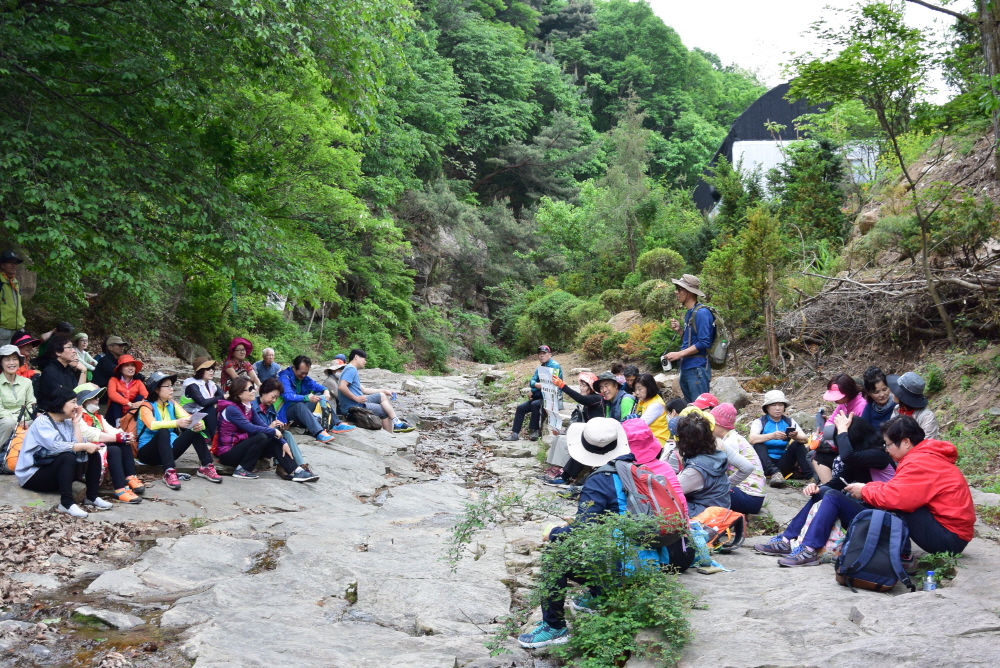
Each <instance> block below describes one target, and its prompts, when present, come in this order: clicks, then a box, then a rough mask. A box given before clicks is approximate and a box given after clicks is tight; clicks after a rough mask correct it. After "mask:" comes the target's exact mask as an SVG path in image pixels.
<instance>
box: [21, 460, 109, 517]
mask: <svg viewBox="0 0 1000 668" xmlns="http://www.w3.org/2000/svg"><path fill="white" fill-rule="evenodd" d="M74 479H76V453H75V452H61V453H59V454H58V455H56V458H55V460H54V461H53V462H52V463H51V464H46V465H45V466H40V467H39V468H38V470H37V471H35V473H34V474H33V475H32V476H31V477H30V478H28V479H27V480H26V481H25V483H24V484H23V485H21V486H22V487H24V488H25V489H30V490H31V491H33V492H59V503H60V504H62V507H63V508H67V509H68V508H69V507H70V506H72V505H73V480H74ZM86 480H87V498H88V499H90V500H91V501H93V500H94V499H96V498H97V488H98V487H99V486H100V484H101V455H100V454H98V453H96V452H95V453H94V454H92V455H88V456H87V478H86Z"/></svg>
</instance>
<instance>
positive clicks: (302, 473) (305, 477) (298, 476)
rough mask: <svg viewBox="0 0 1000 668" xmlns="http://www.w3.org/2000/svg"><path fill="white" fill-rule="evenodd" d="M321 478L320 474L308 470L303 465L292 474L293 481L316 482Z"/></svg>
mask: <svg viewBox="0 0 1000 668" xmlns="http://www.w3.org/2000/svg"><path fill="white" fill-rule="evenodd" d="M317 480H319V476H318V475H315V474H312V473H310V472H309V471H306V470H305V469H304V468H302V467H301V466H300V467H299V470H298V471H296V472H295V473H293V474H292V477H291V481H292V482H316V481H317Z"/></svg>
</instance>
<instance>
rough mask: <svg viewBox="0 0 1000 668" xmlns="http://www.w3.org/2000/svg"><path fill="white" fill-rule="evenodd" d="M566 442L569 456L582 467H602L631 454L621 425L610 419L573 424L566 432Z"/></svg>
mask: <svg viewBox="0 0 1000 668" xmlns="http://www.w3.org/2000/svg"><path fill="white" fill-rule="evenodd" d="M566 442H567V446H566V447H567V449H568V450H569V456H570V457H572V458H573V459H575V460H576V461H578V462H580V463H581V464H583V465H584V466H593V467H598V466H604V465H605V464H607V463H608V462H610V461H611V460H612V459H616V458H618V457H621V456H622V455H627V454H629V453H630V452H631V450H629V447H628V437H627V436H626V435H625V430H624V429H623V428H622V425H621V423H620V422H619V421H618V420H613V419H611V418H600V417H599V418H592V419H590V420H588V421H587V422H574V423H573V424H571V425H570V426H569V429H567V430H566Z"/></svg>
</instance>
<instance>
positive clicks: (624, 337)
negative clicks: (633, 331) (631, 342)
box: [601, 332, 628, 359]
mask: <svg viewBox="0 0 1000 668" xmlns="http://www.w3.org/2000/svg"><path fill="white" fill-rule="evenodd" d="M627 342H628V332H615V333H614V334H611V335H610V336H608V337H607V338H605V339H604V340H603V341H601V356H603V357H604V358H605V359H617V358H619V357H621V356H622V345H624V344H625V343H627Z"/></svg>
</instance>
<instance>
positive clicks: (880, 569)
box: [834, 509, 917, 592]
mask: <svg viewBox="0 0 1000 668" xmlns="http://www.w3.org/2000/svg"><path fill="white" fill-rule="evenodd" d="M909 539H910V530H909V529H908V528H907V526H906V523H905V522H904V521H903V520H901V519H899V518H898V517H896V516H895V515H893V514H892V513H889V512H886V511H884V510H872V509H867V510H862V511H861V512H860V513H858V514H857V516H856V517H855V518H854V521H853V522H851V526H850V528H849V529H848V530H847V538H845V539H844V544H843V545H842V546H841V551H840V556H839V557H837V561H836V562H835V564H834V572H835V573H836V574H837V582H838V583H840V584H842V585H844V586H845V587H850V589H851V591H853V592H857V589H856V588H855V587H860V588H861V589H870V590H872V591H878V592H885V591H889V590H890V589H892V588H893V587H894V586H895V585H896V582H902V583H903V584H904V585H906V586H907V587H909V588H910V591H916V589H917V588H916V587H915V586H914V585H913V583H912V582H910V576H909V575H907V574H906V571H905V570H903V561H902V559H901V554H902V549H903V546H904V545H907V544H908V543H909Z"/></svg>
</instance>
